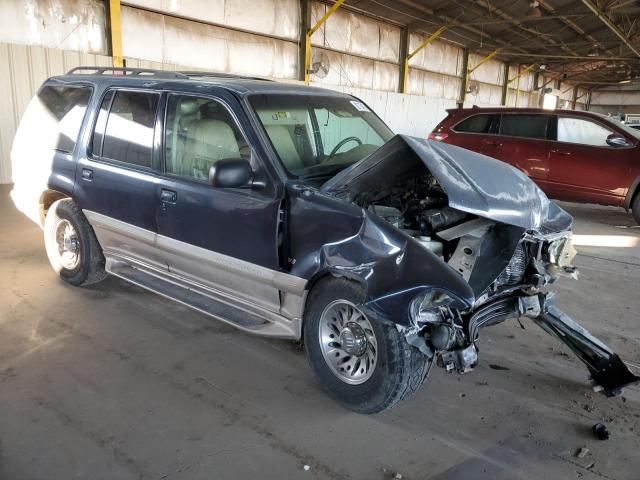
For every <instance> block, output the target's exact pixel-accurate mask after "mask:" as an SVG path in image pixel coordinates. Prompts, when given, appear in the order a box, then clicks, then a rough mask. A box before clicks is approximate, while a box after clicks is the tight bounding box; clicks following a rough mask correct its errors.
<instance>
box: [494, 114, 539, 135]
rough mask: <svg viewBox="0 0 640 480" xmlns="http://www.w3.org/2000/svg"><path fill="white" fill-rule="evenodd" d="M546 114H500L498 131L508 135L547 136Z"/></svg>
mask: <svg viewBox="0 0 640 480" xmlns="http://www.w3.org/2000/svg"><path fill="white" fill-rule="evenodd" d="M548 124H549V116H548V115H519V114H516V115H502V123H501V125H500V133H501V134H502V135H507V136H510V137H526V138H543V139H544V138H547V125H548Z"/></svg>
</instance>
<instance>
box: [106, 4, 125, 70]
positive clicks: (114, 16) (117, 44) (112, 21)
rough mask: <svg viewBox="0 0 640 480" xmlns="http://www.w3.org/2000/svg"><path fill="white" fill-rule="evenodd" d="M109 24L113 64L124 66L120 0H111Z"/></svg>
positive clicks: (119, 66)
mask: <svg viewBox="0 0 640 480" xmlns="http://www.w3.org/2000/svg"><path fill="white" fill-rule="evenodd" d="M109 26H110V37H111V57H112V58H113V66H114V67H118V68H122V67H124V58H123V57H122V23H121V20H120V0H109Z"/></svg>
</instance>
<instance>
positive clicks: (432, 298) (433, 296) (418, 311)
mask: <svg viewBox="0 0 640 480" xmlns="http://www.w3.org/2000/svg"><path fill="white" fill-rule="evenodd" d="M455 301H456V299H455V298H453V297H452V296H450V295H449V294H448V293H447V292H445V291H443V290H438V289H435V288H434V289H430V290H427V291H426V292H425V293H422V294H420V295H418V296H417V297H416V298H415V299H414V300H413V302H412V303H411V318H412V320H413V321H414V322H415V323H428V322H437V321H441V320H442V309H443V308H444V307H448V306H450V305H451V304H453V303H454V302H455Z"/></svg>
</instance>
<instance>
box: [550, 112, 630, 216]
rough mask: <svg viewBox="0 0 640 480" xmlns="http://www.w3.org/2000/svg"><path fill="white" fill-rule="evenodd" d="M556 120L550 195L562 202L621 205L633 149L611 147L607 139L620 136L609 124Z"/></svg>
mask: <svg viewBox="0 0 640 480" xmlns="http://www.w3.org/2000/svg"><path fill="white" fill-rule="evenodd" d="M556 118H557V124H556V126H555V132H556V135H555V140H556V141H555V142H553V143H554V145H553V147H552V148H551V150H550V152H549V165H550V171H549V186H548V193H549V194H550V195H551V196H553V197H555V198H558V199H562V200H569V201H579V202H595V203H604V204H612V205H618V204H620V205H621V204H622V202H623V201H624V196H625V194H626V190H627V188H628V187H629V185H628V184H627V181H626V179H627V177H628V174H627V172H628V171H629V166H630V164H629V152H630V151H632V150H633V149H630V148H625V147H612V146H610V145H608V144H607V137H608V136H609V135H611V134H613V133H616V132H614V130H613V129H612V128H610V127H608V126H606V125H605V124H601V123H599V122H595V121H593V120H591V119H587V118H582V117H578V116H570V115H558V116H557V117H556Z"/></svg>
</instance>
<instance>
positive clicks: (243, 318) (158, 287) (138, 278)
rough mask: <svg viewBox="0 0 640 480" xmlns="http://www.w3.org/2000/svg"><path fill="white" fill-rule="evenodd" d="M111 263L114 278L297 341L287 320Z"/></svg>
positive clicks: (253, 329) (232, 321)
mask: <svg viewBox="0 0 640 480" xmlns="http://www.w3.org/2000/svg"><path fill="white" fill-rule="evenodd" d="M109 260H110V261H107V271H108V272H109V273H111V274H112V275H115V276H116V277H120V278H122V279H123V280H126V281H128V282H130V283H133V284H134V285H137V286H139V287H142V288H144V289H146V290H149V291H151V292H153V293H157V294H158V295H162V296H163V297H165V298H168V299H170V300H173V301H175V302H178V303H181V304H182V305H185V306H187V307H189V308H192V309H194V310H197V311H198V312H201V313H204V314H205V315H208V316H210V317H213V318H215V319H216V320H220V321H222V322H225V323H228V324H230V325H233V326H234V327H237V328H239V329H241V330H244V331H246V332H250V333H253V334H257V335H264V336H270V337H280V338H295V334H294V333H293V332H292V330H291V329H290V328H288V327H289V325H288V324H290V323H291V321H290V320H288V319H286V318H284V317H282V320H281V321H276V322H274V321H269V320H267V319H265V318H263V317H260V316H258V315H256V314H254V313H252V312H248V311H246V310H243V309H241V308H240V307H239V306H235V305H232V304H230V302H229V301H228V300H227V301H226V302H225V301H222V300H221V299H218V298H214V296H213V295H212V294H210V293H209V292H205V291H203V290H202V289H199V288H197V287H195V286H189V285H184V284H181V283H178V282H176V281H172V279H171V278H167V277H165V276H164V275H163V274H162V272H157V271H155V270H151V269H149V270H146V269H142V268H136V267H133V266H131V265H129V264H127V263H124V262H120V261H113V260H111V259H109Z"/></svg>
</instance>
